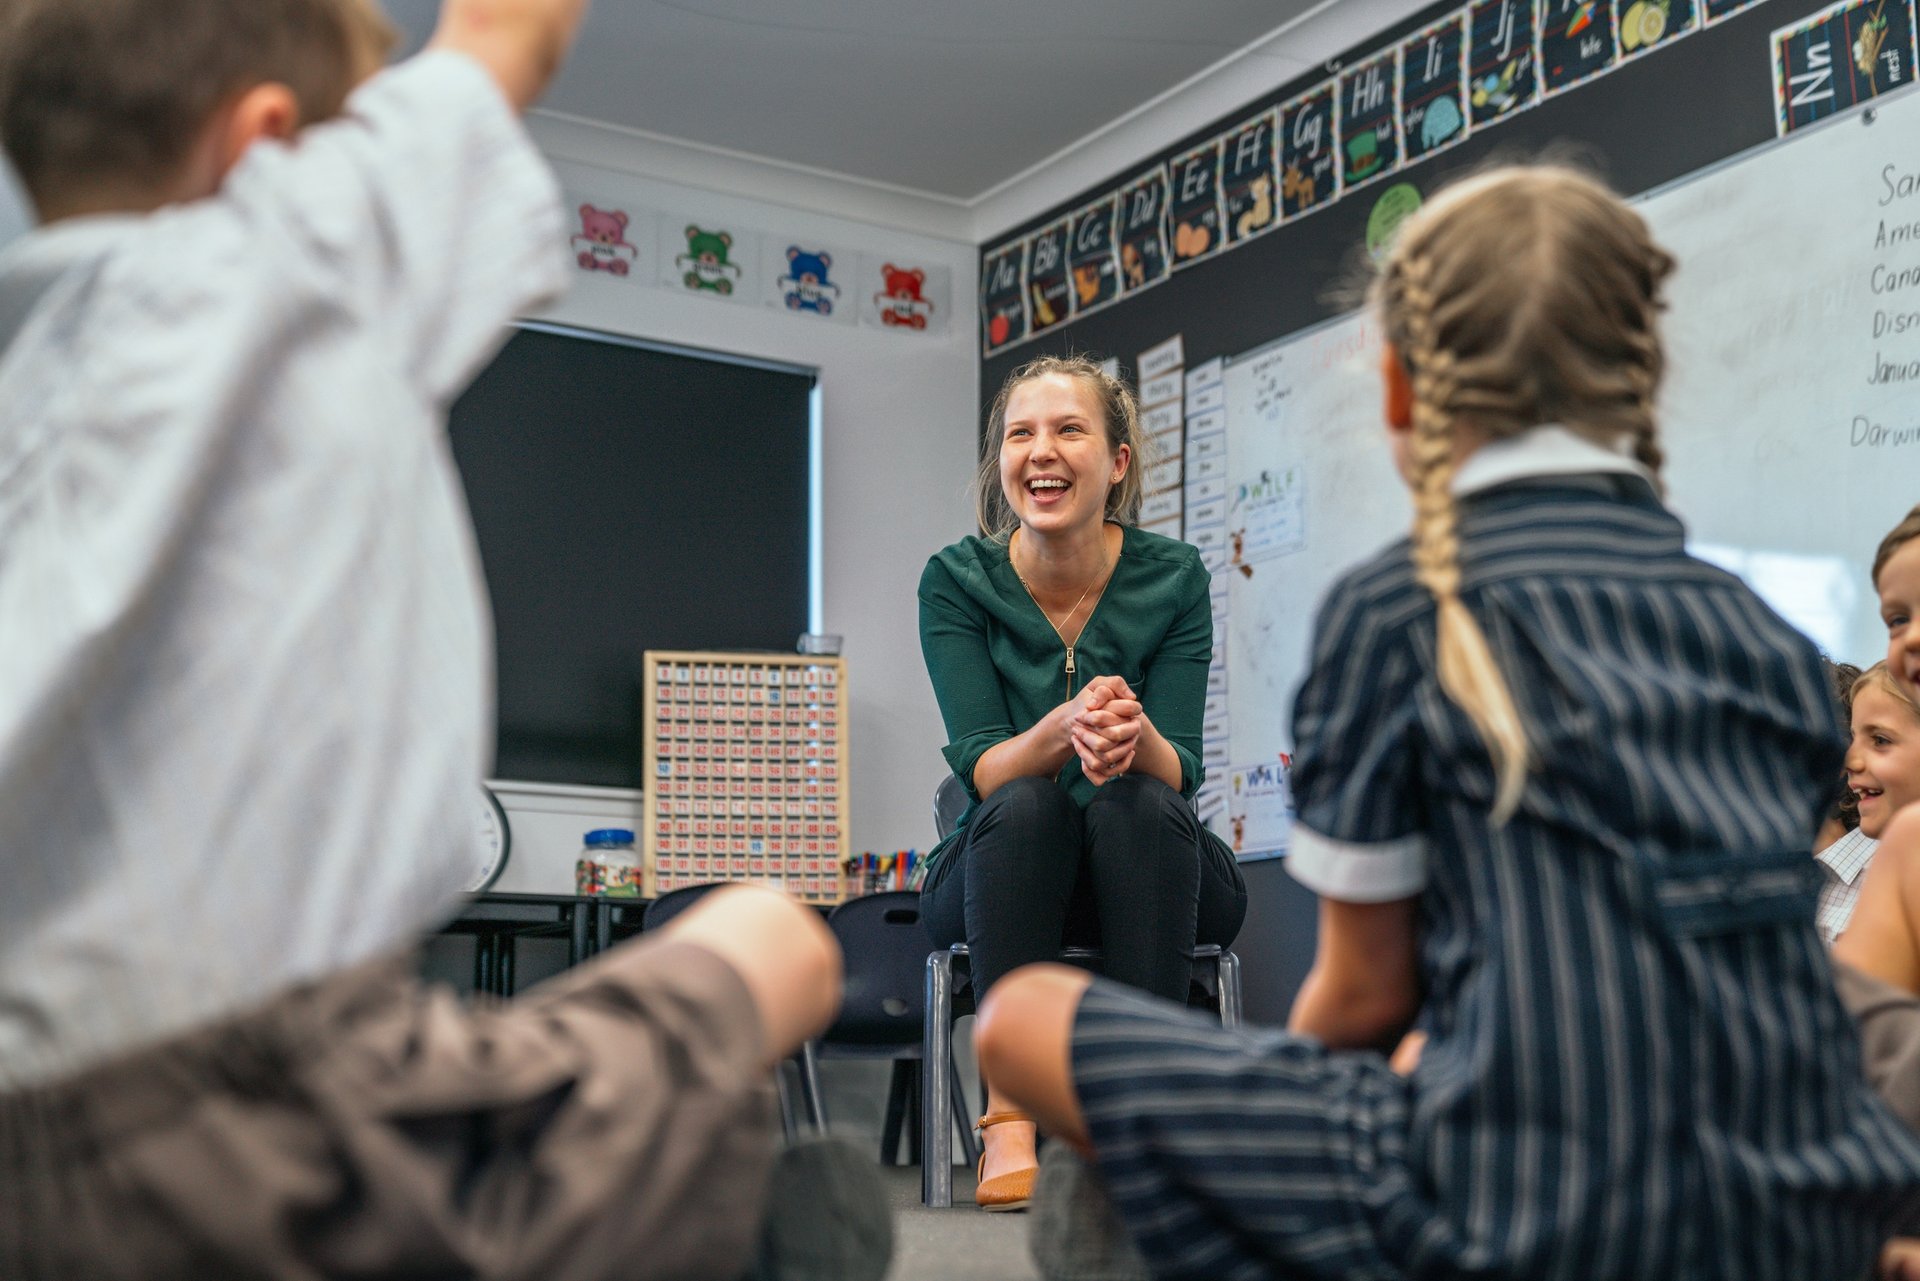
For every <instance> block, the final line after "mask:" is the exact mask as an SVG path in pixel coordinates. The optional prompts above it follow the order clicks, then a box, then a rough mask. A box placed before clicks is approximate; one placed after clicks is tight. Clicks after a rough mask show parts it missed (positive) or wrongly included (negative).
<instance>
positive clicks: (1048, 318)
mask: <svg viewBox="0 0 1920 1281" xmlns="http://www.w3.org/2000/svg"><path fill="white" fill-rule="evenodd" d="M1072 295H1073V289H1072V286H1071V285H1069V284H1068V282H1067V224H1066V222H1065V221H1061V222H1056V223H1055V224H1053V226H1051V227H1048V228H1046V229H1045V230H1043V231H1038V232H1035V233H1034V235H1033V238H1032V239H1031V240H1029V241H1028V242H1027V323H1028V332H1029V333H1035V334H1042V333H1045V332H1046V331H1047V330H1049V329H1052V328H1053V327H1054V326H1055V325H1058V324H1061V323H1063V322H1064V321H1065V320H1066V319H1067V317H1068V316H1069V315H1071V314H1072V311H1073V302H1072Z"/></svg>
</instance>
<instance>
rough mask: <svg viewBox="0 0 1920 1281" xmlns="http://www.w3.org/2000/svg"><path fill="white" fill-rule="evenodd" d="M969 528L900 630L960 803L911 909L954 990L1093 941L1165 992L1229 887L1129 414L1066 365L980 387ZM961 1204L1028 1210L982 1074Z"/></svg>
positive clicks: (1189, 574)
mask: <svg viewBox="0 0 1920 1281" xmlns="http://www.w3.org/2000/svg"><path fill="white" fill-rule="evenodd" d="M988 439H989V443H990V445H991V448H990V450H989V452H988V456H987V457H986V458H985V459H984V460H983V463H982V466H981V470H980V475H979V494H978V497H979V516H980V525H981V528H982V530H983V531H984V532H983V534H982V535H981V536H979V537H974V538H964V539H962V540H961V541H959V542H957V543H955V544H953V545H952V546H951V547H947V548H944V549H943V550H941V551H940V552H938V553H936V554H935V555H934V556H933V558H932V559H931V560H930V561H928V563H927V569H926V573H925V574H924V576H923V577H922V578H921V580H920V641H921V648H922V650H923V652H924V653H925V656H926V661H927V670H928V674H929V675H930V676H931V677H932V679H933V687H934V692H935V694H936V695H937V696H938V697H939V700H940V710H941V714H942V715H943V716H944V717H945V720H946V726H947V734H948V737H949V739H950V740H951V741H950V742H949V744H948V745H947V747H946V758H947V763H948V764H949V765H951V766H952V768H953V772H954V775H955V776H956V777H957V778H959V780H960V782H961V783H962V784H963V785H964V786H965V787H966V789H967V794H968V797H969V799H970V801H971V802H972V803H971V805H970V806H969V808H968V810H967V813H966V815H965V817H963V818H962V820H961V823H960V827H959V829H958V830H957V831H956V832H954V833H953V834H952V835H951V836H950V837H949V838H947V839H946V840H944V841H942V842H941V844H940V845H939V846H938V847H937V848H936V849H935V850H934V851H933V853H932V854H931V855H929V856H928V859H927V861H926V863H925V865H924V866H925V867H926V869H927V870H926V872H925V879H924V882H923V886H922V891H921V892H922V895H923V902H924V905H925V913H924V919H925V920H926V922H927V927H928V929H929V930H930V931H931V932H932V933H933V935H934V938H935V941H936V942H939V943H943V944H945V943H957V942H962V941H964V942H966V943H967V945H968V948H969V951H970V954H971V963H972V970H973V980H974V988H975V994H976V996H978V995H982V994H984V993H985V992H986V990H987V989H988V988H990V987H991V986H992V985H993V984H994V983H995V982H996V981H997V980H998V979H999V977H1000V976H1001V975H1003V974H1005V973H1007V972H1008V971H1010V970H1012V969H1014V968H1016V967H1017V966H1020V965H1024V964H1027V963H1029V962H1033V961H1044V960H1051V959H1053V958H1054V957H1056V956H1057V955H1058V954H1059V950H1060V948H1061V946H1062V944H1063V943H1065V944H1073V945H1091V946H1099V947H1101V948H1102V949H1103V951H1104V953H1105V958H1106V959H1105V965H1104V968H1105V972H1106V973H1107V975H1108V976H1109V977H1111V978H1114V979H1117V980H1118V981H1120V982H1123V983H1128V984H1131V985H1133V986H1135V987H1139V988H1143V989H1145V990H1146V991H1149V992H1152V993H1154V994H1156V995H1159V996H1162V997H1165V998H1168V999H1170V1000H1175V1001H1184V1000H1185V999H1186V995H1187V982H1188V968H1189V963H1188V960H1187V953H1188V952H1189V951H1190V950H1191V949H1192V948H1193V947H1194V946H1195V944H1196V943H1217V944H1220V945H1221V946H1225V945H1227V944H1229V943H1231V942H1232V941H1233V937H1234V935H1235V934H1236V933H1238V931H1239V928H1240V921H1241V918H1242V916H1243V915H1244V914H1245V911H1246V889H1245V886H1244V885H1243V884H1242V882H1241V879H1240V872H1239V868H1238V866H1237V865H1236V864H1235V862H1234V859H1233V855H1232V854H1231V853H1230V852H1229V851H1228V850H1227V848H1226V846H1225V845H1224V844H1223V843H1222V842H1221V841H1220V839H1219V838H1218V837H1216V836H1214V835H1213V834H1212V833H1211V832H1209V831H1207V830H1206V829H1205V828H1203V827H1201V826H1200V824H1199V822H1198V821H1197V820H1196V819H1195V817H1194V814H1193V811H1192V809H1191V807H1190V806H1189V805H1188V803H1187V802H1188V798H1190V797H1191V796H1192V795H1193V792H1194V790H1195V789H1196V788H1198V787H1199V786H1200V783H1201V781H1202V778H1203V773H1202V768H1201V763H1200V720H1201V713H1202V710H1203V706H1204V703H1205V698H1206V681H1207V665H1208V663H1209V661H1210V659H1211V657H1212V652H1213V606H1212V601H1211V597H1210V594H1209V591H1208V588H1209V579H1208V575H1207V572H1206V569H1205V568H1204V566H1202V564H1201V563H1200V556H1199V553H1198V552H1197V551H1196V550H1195V549H1194V548H1192V547H1190V546H1188V545H1186V544H1185V543H1178V542H1174V541H1173V540H1171V539H1167V538H1162V537H1160V536H1158V535H1156V534H1149V533H1146V532H1145V531H1143V530H1140V529H1137V528H1134V527H1133V526H1132V521H1133V520H1134V518H1135V516H1136V514H1137V513H1138V510H1139V506H1140V491H1141V485H1140V479H1139V478H1140V476H1141V475H1143V474H1144V470H1145V469H1144V468H1143V467H1142V465H1141V458H1140V453H1141V448H1142V440H1141V432H1140V415H1139V409H1138V407H1137V405H1136V404H1135V403H1134V399H1133V394H1132V393H1131V392H1130V391H1128V390H1127V388H1126V387H1125V386H1124V385H1123V384H1122V383H1120V382H1119V381H1118V380H1116V379H1114V378H1111V377H1109V376H1107V375H1106V374H1105V373H1103V372H1102V371H1101V369H1100V368H1099V366H1098V365H1095V364H1094V363H1093V362H1091V361H1089V360H1085V359H1080V358H1073V359H1058V358H1047V359H1043V360H1037V361H1034V362H1033V363H1031V364H1029V365H1027V366H1025V367H1023V368H1021V369H1020V370H1018V371H1016V372H1015V373H1014V374H1013V376H1012V377H1011V378H1009V379H1008V380H1007V385H1006V386H1005V387H1004V388H1003V389H1002V390H1001V393H1000V395H999V397H998V399H996V400H995V402H994V406H993V412H992V415H991V417H990V420H989V425H988ZM987 1086H988V1096H987V1115H986V1116H985V1117H983V1118H982V1120H981V1128H982V1129H983V1130H984V1138H985V1142H984V1147H985V1152H986V1155H985V1157H984V1158H983V1168H982V1171H981V1180H980V1186H979V1189H978V1192H977V1193H976V1197H977V1199H978V1200H979V1202H980V1204H981V1205H982V1206H984V1207H986V1208H988V1209H1016V1208H1019V1207H1020V1206H1022V1205H1024V1204H1026V1201H1027V1199H1028V1196H1029V1193H1030V1188H1031V1184H1032V1174H1033V1169H1034V1165H1035V1161H1034V1149H1033V1126H1032V1122H1031V1121H1030V1120H1029V1119H1028V1118H1026V1117H1025V1116H1022V1115H1020V1114H1019V1113H1015V1112H1009V1111H1006V1110H1003V1109H1002V1108H1001V1107H1000V1106H998V1102H997V1094H996V1092H995V1089H994V1084H993V1081H992V1080H991V1079H989V1080H988V1082H987Z"/></svg>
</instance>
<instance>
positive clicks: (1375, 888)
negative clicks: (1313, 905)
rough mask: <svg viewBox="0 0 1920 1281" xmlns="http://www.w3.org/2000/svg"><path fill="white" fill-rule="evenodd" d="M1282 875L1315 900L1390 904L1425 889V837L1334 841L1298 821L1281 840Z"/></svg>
mask: <svg viewBox="0 0 1920 1281" xmlns="http://www.w3.org/2000/svg"><path fill="white" fill-rule="evenodd" d="M1287 873H1288V875H1290V876H1292V877H1293V879H1294V880H1296V881H1298V882H1300V883H1301V884H1302V885H1304V886H1306V887H1307V888H1308V889H1310V890H1312V891H1313V892H1314V893H1315V894H1318V895H1319V896H1320V897H1321V898H1330V899H1336V900H1338V901H1339V902H1342V903H1390V902H1392V901H1393V900H1395V899H1403V898H1412V897H1413V896H1414V895H1416V894H1418V893H1419V892H1420V891H1421V890H1423V889H1425V888H1426V885H1427V838H1426V837H1424V836H1419V835H1414V836H1403V837H1401V838H1399V839H1398V840H1393V841H1369V842H1366V843H1365V844H1360V843H1356V842H1353V841H1336V840H1334V839H1333V838H1332V837H1331V836H1322V835H1320V833H1318V832H1316V831H1314V830H1313V829H1312V828H1310V827H1306V826H1304V825H1302V824H1300V823H1298V822H1296V823H1295V824H1294V825H1293V830H1292V831H1291V832H1290V833H1288V836H1287Z"/></svg>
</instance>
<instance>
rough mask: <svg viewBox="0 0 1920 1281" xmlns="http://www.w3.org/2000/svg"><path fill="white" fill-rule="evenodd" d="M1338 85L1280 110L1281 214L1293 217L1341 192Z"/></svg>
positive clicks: (1328, 85)
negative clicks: (1336, 127) (1336, 135)
mask: <svg viewBox="0 0 1920 1281" xmlns="http://www.w3.org/2000/svg"><path fill="white" fill-rule="evenodd" d="M1335 89H1336V86H1335V83H1334V82H1333V81H1331V80H1329V81H1327V83H1325V84H1323V85H1321V86H1320V87H1319V88H1318V89H1313V90H1309V91H1308V92H1307V93H1304V94H1302V95H1301V96H1300V97H1298V98H1295V99H1294V100H1293V101H1292V102H1289V103H1288V104H1287V105H1286V106H1284V107H1282V108H1280V213H1281V216H1282V217H1283V218H1293V217H1297V216H1298V215H1300V214H1303V213H1305V212H1306V211H1307V210H1309V209H1314V208H1318V207H1319V206H1320V205H1323V204H1325V203H1326V202H1327V201H1329V200H1332V199H1333V198H1334V196H1335V195H1337V194H1338V193H1339V191H1340V163H1339V157H1338V155H1337V154H1336V146H1335V143H1334V137H1333V101H1334V96H1335Z"/></svg>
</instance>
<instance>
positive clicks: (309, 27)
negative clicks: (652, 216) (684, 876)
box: [0, 0, 885, 1281]
mask: <svg viewBox="0 0 1920 1281" xmlns="http://www.w3.org/2000/svg"><path fill="white" fill-rule="evenodd" d="M583 9H584V0H448V2H447V4H446V6H445V8H444V11H443V13H442V15H441V21H440V25H439V30H438V32H437V34H436V35H435V37H434V39H433V41H432V44H431V46H430V48H429V49H428V51H427V52H426V53H424V54H422V55H421V56H420V57H417V58H414V59H412V60H411V61H409V62H407V63H406V64H404V65H402V66H399V67H397V68H394V69H392V70H388V71H384V72H379V73H378V74H375V73H376V71H378V68H379V67H380V64H381V61H382V59H383V56H384V52H385V49H386V45H387V41H388V35H389V33H388V29H387V27H386V24H385V21H384V19H383V18H381V17H380V16H379V14H378V13H377V11H376V10H374V9H373V8H372V7H371V4H370V3H368V2H366V0H166V2H164V3H163V2H162V0H7V3H6V4H5V5H4V6H0V15H4V17H3V18H0V141H3V142H4V145H5V147H6V149H7V151H8V153H9V155H10V156H11V158H12V160H13V162H14V163H15V166H16V167H17V169H18V171H19V174H20V176H21V178H22V179H23V181H24V185H25V188H26V190H27V192H28V193H29V195H30V196H31V197H32V200H33V202H34V204H35V206H36V207H37V210H38V213H39V215H40V217H41V219H42V221H43V223H44V226H43V227H42V228H41V229H39V230H37V231H34V232H32V233H30V234H28V235H27V236H26V237H24V238H23V239H22V240H20V241H19V242H17V243H16V244H15V245H14V246H12V247H11V248H10V249H9V251H8V253H7V254H6V255H5V257H4V258H3V259H0V673H4V674H5V675H4V679H0V884H4V889H0V1276H5V1277H8V1278H28V1279H37V1278H52V1277H85V1278H88V1279H89V1281H102V1279H110V1278H136V1277H137V1278H142V1279H154V1278H203V1277H215V1276H274V1277H312V1276H345V1275H351V1276H355V1277H361V1278H378V1277H392V1278H400V1277H423V1276H463V1277H464V1276H471V1277H514V1278H534V1277H579V1278H586V1277H597V1276H619V1277H622V1278H641V1277H653V1278H667V1277H675V1278H696V1277H697V1278H725V1277H728V1276H730V1275H733V1274H736V1273H738V1272H739V1271H740V1270H741V1269H742V1268H743V1267H744V1266H745V1265H746V1263H747V1262H748V1259H749V1255H750V1253H751V1251H752V1250H753V1248H754V1245H755V1241H756V1236H757V1234H758V1233H759V1230H760V1210H761V1206H762V1203H763V1198H764V1194H765V1189H766V1186H767V1181H768V1177H769V1170H770V1168H771V1166H772V1164H773V1142H772V1134H771V1131H770V1128H769V1125H768V1100H769V1097H770V1093H769V1090H768V1079H769V1078H768V1069H769V1067H770V1066H771V1065H773V1064H775V1063H778V1062H779V1061H780V1060H781V1059H782V1058H784V1057H785V1056H786V1055H787V1054H788V1053H790V1052H791V1051H792V1050H793V1049H794V1048H795V1047H797V1046H799V1045H800V1044H801V1043H802V1042H803V1041H805V1040H806V1039H807V1038H809V1037H811V1036H813V1035H815V1034H817V1033H818V1032H820V1031H821V1030H822V1029H823V1028H825V1026H826V1025H827V1023H828V1022H829V1020H830V1019H831V1017H832V1013H833V1010H834V1007H835V1005H836V1002H837V995H838V990H839V989H838V984H839V953H838V950H837V948H836V947H835V946H834V944H833V941H832V938H831V936H830V935H829V934H828V933H827V931H826V930H825V928H824V926H823V925H822V923H821V921H820V920H819V918H818V917H817V916H816V915H815V914H814V913H812V912H810V911H808V910H805V909H803V908H800V907H798V906H796V905H795V904H793V903H792V902H790V901H789V900H787V899H786V898H784V897H783V896H779V895H775V894H772V893H770V892H767V891H764V890H749V889H737V890H728V891H722V892H720V893H717V894H715V895H714V896H713V897H712V898H711V900H710V901H708V902H707V903H705V904H703V905H701V906H699V907H697V908H695V909H694V910H693V911H691V912H689V913H688V914H686V916H684V917H683V918H682V920H681V921H680V922H679V923H678V924H677V925H675V926H674V927H672V928H670V929H669V930H667V931H664V932H663V937H661V938H660V939H658V940H657V941H649V942H645V943H638V944H634V945H629V946H626V947H622V948H617V949H614V950H613V951H611V952H609V953H607V954H605V955H603V956H602V957H601V958H599V959H598V960H596V961H595V962H593V963H592V964H590V965H588V966H585V967H582V968H581V969H579V970H576V971H573V972H572V973H570V974H568V975H566V976H564V977H563V978H561V979H559V980H557V981H555V982H554V983H552V984H550V985H547V986H545V987H543V988H541V989H538V990H537V991H536V992H535V993H533V994H530V995H529V996H528V997H527V998H526V999H524V1000H522V1001H520V1002H518V1003H517V1004H515V1005H512V1006H509V1007H505V1008H500V1009H494V1008H476V1009H468V1008H465V1007H462V1006H461V1005H460V1004H459V1003H458V1002H456V1001H455V1000H454V999H453V998H452V997H451V995H450V994H448V993H445V992H440V991H433V990H429V989H427V988H425V987H423V986H422V984H421V983H420V981H419V980H418V979H417V977H415V975H414V972H413V970H412V968H411V966H410V964H409V961H408V957H407V952H408V949H409V946H410V944H411V943H412V942H413V941H414V940H415V939H416V938H417V937H418V936H419V935H420V934H421V933H422V932H423V931H425V930H426V929H429V928H431V927H432V926H434V925H436V924H437V923H439V922H440V921H442V920H444V919H446V918H447V917H448V916H450V915H451V914H452V913H453V912H454V910H455V909H456V907H457V904H458V901H459V896H460V890H461V885H462V881H463V878H464V875H465V872H466V869H467V867H468V865H469V863H470V862H471V858H472V841H473V832H474V830H475V828H474V813H475V808H476V806H477V805H478V804H479V803H480V802H479V791H478V785H479V780H480V778H481V775H482V773H483V769H484V767H485V765H486V762H487V754H488V752H489V750H490V748H491V746H492V731H491V691H492V679H491V653H490V650H489V643H490V628H489V626H488V622H487V601H486V595H485V589H484V583H483V580H482V579H481V576H480V571H479V564H478V559H477V556H476V553H475V548H474V542H473V531H472V528H471V526H470V524H469V522H468V519H467V515H466V510H465V507H464V503H463V500H462V497H461V492H460V485H459V479H458V476H457V475H456V473H455V471H454V468H453V463H452V459H451V457H450V454H449V451H448V448H447V442H446V440H445V439H444V435H443V430H444V409H445V406H446V405H447V403H448V402H449V401H450V400H451V399H452V397H453V396H454V395H456V394H457V393H458V392H459V391H460V390H461V388H462V387H463V386H464V385H465V383H466V382H467V380H468V379H469V378H470V377H471V376H472V375H473V373H474V372H475V371H476V370H477V369H478V368H479V367H480V366H481V365H482V364H483V363H484V362H485V361H486V360H487V359H488V357H489V356H490V354H491V353H492V352H493V351H494V350H495V348H496V347H497V345H498V344H499V343H500V342H501V341H502V340H503V338H504V336H505V328H504V327H505V325H506V323H507V322H508V321H509V320H510V319H511V318H512V317H514V316H515V315H516V314H518V313H521V312H523V311H526V310H528V309H530V308H533V307H534V306H536V305H538V304H539V303H541V302H542V301H543V300H545V299H547V298H549V297H550V296H552V295H553V294H554V293H555V292H556V291H557V290H558V289H559V287H560V286H561V284H562V283H563V281H564V279H565V276H564V264H563V260H562V254H561V251H562V246H563V245H564V243H565V233H564V229H563V223H562V220H561V215H560V208H559V201H558V194H559V193H558V191H557V188H556V186H555V183H554V180H553V178H552V175H551V174H550V173H549V171H548V170H547V168H546V166H545V164H544V163H543V162H542V161H541V159H540V157H539V155H538V154H537V153H536V152H535V150H534V148H533V146H532V144H531V142H530V141H529V139H528V138H527V136H526V134H525V132H524V131H523V129H522V127H521V125H520V122H519V119H518V115H517V113H518V111H519V109H521V108H524V107H525V106H526V105H527V104H528V103H529V102H531V101H532V100H533V98H534V97H535V96H536V95H537V94H538V93H539V92H540V90H541V88H542V86H544V85H545V84H546V83H547V80H548V78H549V77H550V76H551V75H552V74H553V72H554V70H555V69H556V67H557V66H558V64H559V61H560V58H561V55H562V54H563V52H564V51H565V49H566V47H567V45H568V43H569V42H570V40H571V38H572V35H573V32H574V30H575V27H576V25H577V24H578V22H579V20H580V17H581V13H582V11H583ZM363 81H364V83H362V82H363ZM884 1266H885V1260H884V1257H882V1258H881V1259H880V1260H879V1267H880V1268H884ZM841 1275H845V1273H844V1272H843V1273H842V1274H841ZM864 1275H869V1276H877V1275H878V1271H877V1270H876V1269H874V1268H867V1269H866V1270H865V1273H864Z"/></svg>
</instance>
